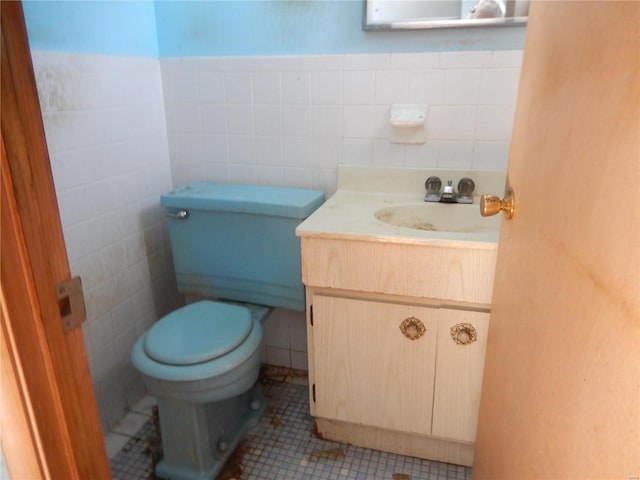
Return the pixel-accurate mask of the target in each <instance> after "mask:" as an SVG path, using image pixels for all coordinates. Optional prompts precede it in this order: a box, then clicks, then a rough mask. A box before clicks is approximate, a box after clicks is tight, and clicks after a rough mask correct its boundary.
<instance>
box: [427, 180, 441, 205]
mask: <svg viewBox="0 0 640 480" xmlns="http://www.w3.org/2000/svg"><path fill="white" fill-rule="evenodd" d="M424 188H426V189H427V193H426V195H425V196H424V201H425V202H439V201H440V188H442V181H441V180H440V179H439V178H438V177H429V178H427V181H426V182H424Z"/></svg>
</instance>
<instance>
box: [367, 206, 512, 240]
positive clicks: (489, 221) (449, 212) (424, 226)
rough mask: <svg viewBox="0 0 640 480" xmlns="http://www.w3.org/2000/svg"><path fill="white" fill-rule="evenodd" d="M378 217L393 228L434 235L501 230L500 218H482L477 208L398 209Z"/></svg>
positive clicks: (381, 211) (387, 209)
mask: <svg viewBox="0 0 640 480" xmlns="http://www.w3.org/2000/svg"><path fill="white" fill-rule="evenodd" d="M374 216H375V218H376V219H378V220H380V221H381V222H383V223H387V224H389V225H394V226H396V227H403V228H411V229H414V230H425V231H430V232H459V233H481V232H497V231H498V230H499V229H500V216H498V215H496V216H493V217H482V216H480V209H479V208H478V205H475V204H473V205H465V204H460V203H456V204H446V203H420V204H408V205H394V206H392V207H385V208H380V209H378V210H376V211H375V213H374Z"/></svg>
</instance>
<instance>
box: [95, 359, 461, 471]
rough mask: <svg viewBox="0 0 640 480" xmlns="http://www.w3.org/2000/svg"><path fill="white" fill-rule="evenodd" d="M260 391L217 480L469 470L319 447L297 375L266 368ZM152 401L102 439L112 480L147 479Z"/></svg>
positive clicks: (153, 446) (152, 443)
mask: <svg viewBox="0 0 640 480" xmlns="http://www.w3.org/2000/svg"><path fill="white" fill-rule="evenodd" d="M260 384H261V386H262V388H263V391H264V393H265V395H266V396H267V398H268V399H269V410H268V412H267V414H266V415H265V417H264V418H263V419H262V421H261V422H260V424H259V425H258V426H257V427H256V428H255V429H254V430H252V431H251V432H250V433H249V434H248V435H247V437H246V438H245V439H244V440H243V442H242V443H241V444H240V446H239V447H238V449H237V451H236V453H235V454H234V456H233V457H232V458H231V459H230V460H229V461H228V462H227V465H226V467H225V469H224V470H223V472H222V473H221V474H220V476H219V477H218V480H231V479H236V480H341V479H345V480H378V479H379V480H470V479H471V469H470V468H467V467H462V466H458V465H450V464H446V463H440V462H434V461H428V460H421V459H417V458H413V457H405V456H402V455H394V454H391V453H385V452H379V451H375V450H370V449H366V448H360V447H354V446H352V445H347V444H342V443H338V442H331V441H327V440H321V439H319V438H318V437H317V436H315V435H314V433H313V430H314V422H313V417H311V416H310V415H309V408H308V402H309V396H308V388H307V384H306V377H305V376H304V373H301V372H296V371H290V370H284V369H274V368H268V369H266V370H264V371H263V373H262V375H261V378H260ZM154 404H155V401H154V399H153V398H152V397H146V398H145V399H143V400H142V402H140V403H139V404H138V405H137V406H136V407H135V408H134V409H132V411H131V412H130V413H129V415H127V417H126V418H125V419H124V420H123V421H122V422H121V424H120V425H118V426H117V427H115V428H114V430H113V431H112V432H110V433H109V434H108V435H107V436H106V437H105V440H106V444H107V453H108V455H109V459H110V460H109V461H110V464H111V472H112V474H113V478H114V480H154V479H155V478H156V477H155V476H154V475H153V467H152V465H153V464H154V461H157V458H158V457H159V456H160V455H161V448H160V446H159V445H158V442H157V441H156V438H157V436H156V427H155V424H156V422H154V419H153V406H154Z"/></svg>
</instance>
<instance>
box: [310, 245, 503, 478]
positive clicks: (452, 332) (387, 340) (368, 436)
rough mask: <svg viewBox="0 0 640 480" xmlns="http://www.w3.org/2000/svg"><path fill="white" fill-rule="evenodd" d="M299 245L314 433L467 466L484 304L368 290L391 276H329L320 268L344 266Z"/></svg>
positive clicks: (477, 392)
mask: <svg viewBox="0 0 640 480" xmlns="http://www.w3.org/2000/svg"><path fill="white" fill-rule="evenodd" d="M305 240H306V239H305V238H303V239H302V245H303V281H305V284H306V287H307V288H306V294H307V321H308V324H307V337H308V351H309V383H310V397H311V402H310V403H311V414H312V415H314V416H315V417H316V423H317V427H318V432H319V434H320V435H321V436H323V437H324V438H327V439H332V440H337V441H343V442H348V443H352V444H355V445H359V446H364V447H368V448H374V449H378V450H383V451H390V452H394V453H400V454H405V455H412V456H416V457H421V458H427V459H432V460H439V461H445V462H450V463H455V464H460V465H471V462H472V460H473V442H474V440H475V433H476V421H477V414H478V407H479V401H480V390H481V385H482V374H483V367H484V355H485V347H486V336H487V330H488V324H489V313H488V310H489V309H488V305H484V304H479V303H477V302H476V303H472V302H451V301H444V302H443V301H442V300H441V299H434V298H429V297H416V296H401V295H397V294H387V293H385V292H384V291H376V290H377V289H376V288H375V284H376V278H377V279H379V280H380V282H379V283H380V284H381V285H386V286H388V283H389V277H394V278H396V279H397V277H398V273H397V272H395V273H393V274H390V275H389V276H388V277H387V276H384V275H380V274H379V272H377V269H378V268H379V266H374V267H372V268H374V269H376V274H375V278H374V276H373V275H371V269H367V268H365V265H361V267H362V268H361V269H360V273H354V272H353V271H352V272H351V274H350V275H341V276H336V275H335V274H333V273H331V272H332V270H333V269H332V268H331V267H330V265H331V264H333V265H340V269H341V270H342V271H344V269H345V267H346V265H345V264H344V263H339V264H336V263H335V262H334V260H333V259H332V258H330V257H327V256H324V255H323V252H321V251H311V252H309V251H308V249H309V247H310V245H309V244H306V243H305ZM324 243H325V242H313V243H312V245H313V246H319V247H321V248H322V245H324ZM345 243H346V241H345ZM327 245H331V248H332V249H333V248H337V246H338V245H337V244H331V243H329V244H327ZM325 246H326V245H325ZM351 247H353V245H351ZM305 248H306V249H307V253H310V255H309V256H308V257H306V258H307V261H305ZM324 253H327V252H326V251H325V252H324ZM321 258H324V259H325V260H324V261H318V260H319V259H321ZM351 258H352V261H353V259H354V258H355V257H351ZM404 258H405V259H407V260H408V259H409V257H408V256H405V257H404ZM309 259H312V260H311V261H309ZM369 263H375V262H369ZM316 267H317V268H316ZM350 267H355V265H350ZM399 268H402V266H401V265H400V266H399ZM492 274H493V272H491V275H492ZM361 276H362V282H359V281H358V277H361ZM365 277H366V278H365ZM345 278H346V279H347V280H344V279H345ZM372 278H373V280H372ZM491 280H492V279H491ZM310 281H311V282H313V283H317V284H318V285H314V284H313V283H310ZM362 284H365V285H368V287H369V288H368V289H367V290H364V289H362V288H359V287H360V285H362ZM372 285H373V286H374V288H371V286H372ZM380 290H382V289H380ZM403 324H404V326H405V328H404V332H403V329H402V326H403ZM412 336H413V337H415V338H414V339H412V338H410V337H412Z"/></svg>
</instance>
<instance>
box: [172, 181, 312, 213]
mask: <svg viewBox="0 0 640 480" xmlns="http://www.w3.org/2000/svg"><path fill="white" fill-rule="evenodd" d="M323 201H324V192H322V191H321V190H307V189H302V188H287V187H269V186H260V185H236V184H220V183H201V182H197V183H189V184H187V185H184V186H182V187H179V188H176V189H175V190H172V191H170V192H168V193H165V194H163V195H162V196H161V197H160V203H161V204H162V205H163V206H164V207H167V208H183V209H193V210H210V211H218V212H240V213H252V214H257V215H272V216H276V217H288V218H298V219H304V218H307V217H308V216H309V215H311V213H313V211H314V210H316V209H317V208H318V207H319V206H320V205H322V203H323Z"/></svg>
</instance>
